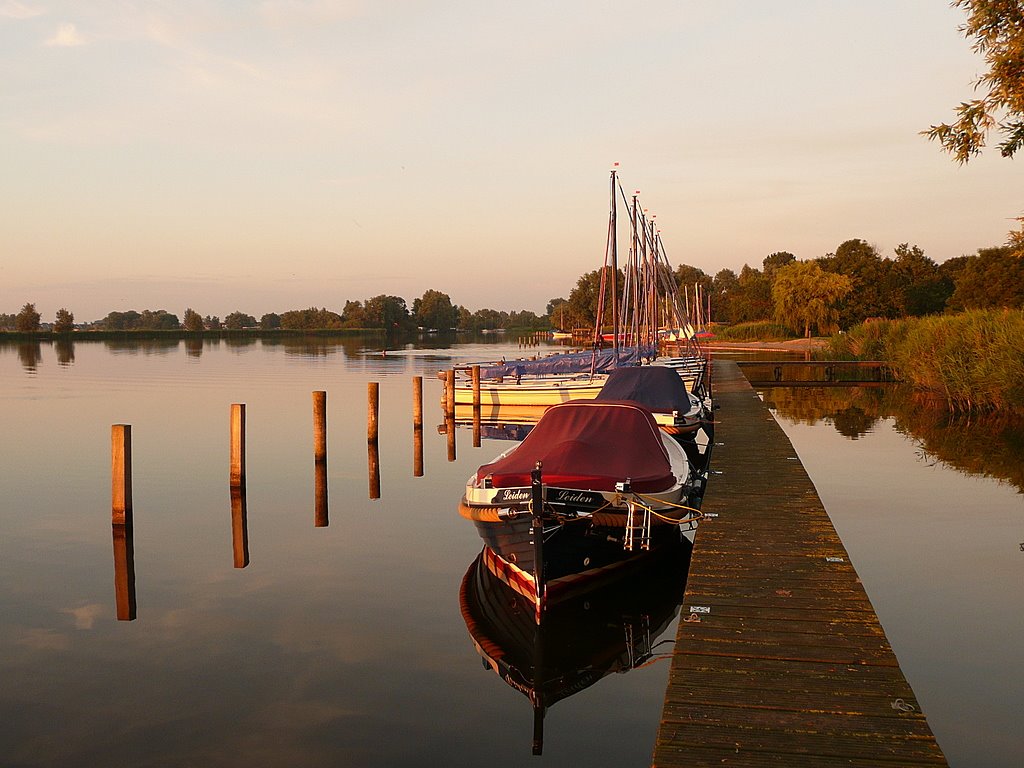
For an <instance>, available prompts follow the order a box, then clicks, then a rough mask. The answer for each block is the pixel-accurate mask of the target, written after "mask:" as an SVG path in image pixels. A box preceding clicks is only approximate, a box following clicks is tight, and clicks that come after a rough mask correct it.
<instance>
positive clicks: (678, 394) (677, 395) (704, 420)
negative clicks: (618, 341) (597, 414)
mask: <svg viewBox="0 0 1024 768" xmlns="http://www.w3.org/2000/svg"><path fill="white" fill-rule="evenodd" d="M595 399H597V400H630V401H632V402H635V403H639V404H640V405H642V406H644V407H645V408H647V410H649V411H650V412H651V413H653V414H654V420H655V421H656V422H657V423H658V426H659V427H661V428H662V429H663V430H664V431H665V432H667V433H668V434H670V435H676V436H678V437H684V438H692V437H693V436H694V435H695V434H696V433H697V431H698V430H700V429H704V431H705V433H707V434H709V435H710V433H711V426H710V424H711V419H710V416H709V413H710V411H709V409H708V407H707V404H706V403H705V402H704V399H702V398H701V397H700V396H698V395H696V394H694V393H693V392H690V391H688V390H687V389H686V385H685V384H684V383H683V380H682V379H681V378H680V377H679V375H678V374H677V373H676V371H675V370H674V369H673V368H670V367H668V366H660V365H645V366H634V367H632V368H618V369H616V370H614V371H612V372H611V373H610V374H609V375H608V379H607V381H605V383H604V386H603V387H602V388H601V391H600V392H599V393H598V395H597V397H596V398H595Z"/></svg>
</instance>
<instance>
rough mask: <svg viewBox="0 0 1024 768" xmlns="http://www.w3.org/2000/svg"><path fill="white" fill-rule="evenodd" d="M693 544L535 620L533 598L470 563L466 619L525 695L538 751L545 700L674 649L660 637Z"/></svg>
mask: <svg viewBox="0 0 1024 768" xmlns="http://www.w3.org/2000/svg"><path fill="white" fill-rule="evenodd" d="M690 551H691V550H690V545H689V543H688V542H687V541H686V540H685V539H682V537H681V540H680V542H679V543H678V544H677V545H676V546H671V547H667V548H665V549H662V550H660V551H659V552H657V553H652V554H651V555H650V556H649V557H647V558H645V559H644V560H643V562H642V563H640V564H637V567H636V568H634V569H632V570H629V571H627V572H626V573H625V574H621V573H620V574H618V575H617V577H613V580H612V581H609V582H606V583H605V584H604V585H603V586H601V587H598V588H596V589H593V590H591V591H588V592H587V593H586V594H585V595H581V596H579V597H577V598H575V599H571V600H566V601H563V602H560V603H558V604H557V605H554V606H551V607H550V609H549V610H548V611H547V612H546V613H545V615H544V618H543V620H542V621H541V623H540V624H538V623H536V621H535V618H534V607H533V604H532V603H531V602H530V601H529V600H527V599H525V598H523V597H521V596H520V595H519V594H518V593H516V592H515V591H514V590H513V589H512V588H510V587H509V586H508V585H507V584H505V583H504V582H503V581H502V580H501V579H500V578H499V577H498V576H496V575H494V574H493V573H491V571H490V570H489V569H488V567H487V565H486V562H487V561H486V559H485V557H484V554H483V553H481V554H480V555H479V556H478V557H477V559H476V560H474V561H473V563H472V564H471V565H470V566H469V570H467V571H466V575H465V576H464V577H463V580H462V585H461V587H460V589H459V607H460V609H461V611H462V617H463V620H464V621H465V622H466V628H467V629H468V630H469V634H470V637H471V638H472V640H473V645H474V647H475V648H476V651H477V653H478V654H480V656H481V657H482V658H483V663H484V669H488V670H490V671H492V672H494V673H495V674H496V675H498V676H499V677H500V678H501V679H502V680H504V681H505V683H507V684H508V686H509V687H511V688H513V689H514V690H516V691H519V692H520V693H521V694H523V695H524V696H526V697H527V699H529V701H530V704H531V706H532V709H533V753H534V754H535V755H539V754H541V752H542V751H543V744H544V732H543V731H544V715H545V713H546V711H547V709H548V708H549V707H552V706H554V705H555V704H557V703H558V702H559V701H561V700H563V699H565V698H567V697H569V696H573V695H575V694H577V693H580V692H581V691H583V690H585V689H587V688H589V687H590V686H592V685H594V684H595V683H597V682H598V681H599V680H601V679H602V678H604V677H606V676H607V675H610V674H612V673H615V672H618V673H623V672H628V671H629V670H631V669H635V668H638V667H640V666H643V665H646V664H649V663H652V662H653V661H657V660H660V659H667V658H669V657H670V656H671V648H672V645H673V639H672V638H671V637H666V638H665V639H663V640H661V641H660V642H658V638H659V637H661V635H663V634H665V632H666V630H667V629H668V627H669V626H670V625H671V624H672V622H673V620H674V619H675V617H676V615H677V613H678V608H679V605H680V603H681V602H682V600H683V593H684V590H685V588H686V572H687V570H688V568H689V564H690ZM659 647H660V648H661V650H660V651H659Z"/></svg>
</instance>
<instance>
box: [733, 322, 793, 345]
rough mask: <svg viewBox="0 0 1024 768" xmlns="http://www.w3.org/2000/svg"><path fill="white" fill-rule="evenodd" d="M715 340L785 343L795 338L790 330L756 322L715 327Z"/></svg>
mask: <svg viewBox="0 0 1024 768" xmlns="http://www.w3.org/2000/svg"><path fill="white" fill-rule="evenodd" d="M715 338H716V339H719V340H721V341H786V340H788V339H793V338H796V334H795V333H793V330H792V329H791V328H788V327H786V326H785V325H780V324H778V323H769V322H767V321H765V320H758V321H756V322H752V323H738V324H737V325H722V326H716V327H715Z"/></svg>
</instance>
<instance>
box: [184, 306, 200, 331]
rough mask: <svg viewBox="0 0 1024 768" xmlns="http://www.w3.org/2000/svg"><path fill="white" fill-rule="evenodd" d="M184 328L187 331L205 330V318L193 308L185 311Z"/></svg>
mask: <svg viewBox="0 0 1024 768" xmlns="http://www.w3.org/2000/svg"><path fill="white" fill-rule="evenodd" d="M183 324H184V326H185V330H186V331H201V330H203V316H202V315H200V314H199V313H198V312H196V311H195V310H194V309H192V307H189V308H188V309H186V310H185V320H184V323H183Z"/></svg>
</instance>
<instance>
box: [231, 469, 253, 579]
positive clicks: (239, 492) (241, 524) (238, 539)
mask: <svg viewBox="0 0 1024 768" xmlns="http://www.w3.org/2000/svg"><path fill="white" fill-rule="evenodd" d="M231 553H232V556H233V559H234V566H235V568H245V567H246V566H247V565H249V516H248V510H247V508H246V503H245V484H244V483H243V484H242V485H233V486H231Z"/></svg>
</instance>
